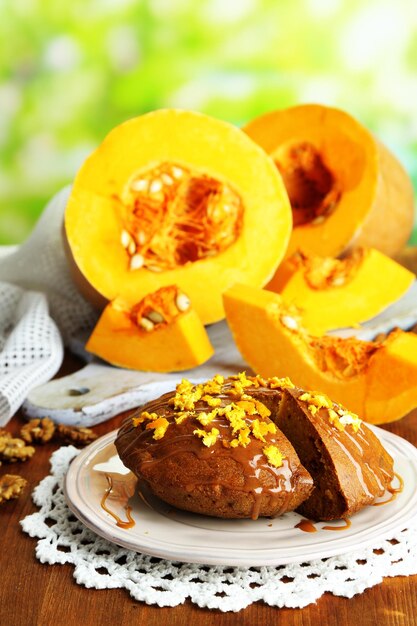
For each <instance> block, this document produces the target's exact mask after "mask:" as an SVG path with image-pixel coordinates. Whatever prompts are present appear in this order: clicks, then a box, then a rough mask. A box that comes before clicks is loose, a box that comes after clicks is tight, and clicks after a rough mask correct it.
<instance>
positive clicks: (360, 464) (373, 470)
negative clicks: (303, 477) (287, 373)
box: [274, 389, 394, 520]
mask: <svg viewBox="0 0 417 626" xmlns="http://www.w3.org/2000/svg"><path fill="white" fill-rule="evenodd" d="M274 419H275V423H276V424H277V425H278V426H279V428H280V429H281V430H282V431H283V432H284V433H285V435H286V436H287V437H288V439H289V440H290V441H291V442H292V444H293V446H294V447H295V449H296V450H297V454H298V456H299V457H300V460H301V462H302V464H303V465H304V467H306V468H307V469H308V471H309V472H310V474H311V476H312V477H313V479H314V487H315V488H314V491H313V493H312V494H311V495H310V496H309V498H307V500H305V501H304V502H303V503H302V504H301V506H300V507H299V508H298V512H299V513H301V514H302V515H304V516H306V517H308V518H310V519H314V520H332V519H340V518H346V517H348V516H350V515H352V514H353V513H356V512H357V511H359V510H360V509H362V508H363V507H364V506H366V505H368V504H371V503H372V502H373V501H374V500H375V498H377V497H379V496H382V495H383V494H384V492H385V490H386V488H387V487H388V486H389V485H390V483H391V481H392V479H393V478H394V470H393V460H392V458H391V457H390V455H389V454H388V452H387V451H386V450H385V449H384V447H383V446H382V444H381V442H380V441H379V439H378V438H377V437H376V435H374V433H373V432H372V431H371V430H370V429H369V428H368V427H367V426H366V425H365V424H364V423H363V422H362V421H361V420H360V419H359V418H358V417H357V416H356V415H353V414H352V413H349V412H348V411H347V410H345V409H343V408H342V407H341V406H340V405H338V404H335V403H333V402H331V400H329V398H327V397H326V396H325V395H323V394H320V393H307V392H303V391H301V390H299V389H287V390H285V392H284V393H283V396H282V401H281V403H280V407H279V411H278V413H277V415H276V416H274Z"/></svg>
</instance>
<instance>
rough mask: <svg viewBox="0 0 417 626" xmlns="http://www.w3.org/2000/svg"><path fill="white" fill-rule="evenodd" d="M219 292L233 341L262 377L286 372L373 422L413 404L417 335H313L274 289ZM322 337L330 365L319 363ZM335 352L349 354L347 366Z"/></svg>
mask: <svg viewBox="0 0 417 626" xmlns="http://www.w3.org/2000/svg"><path fill="white" fill-rule="evenodd" d="M223 297H224V304H225V310H226V316H227V321H228V324H229V326H230V328H231V331H232V333H233V336H234V339H235V342H236V345H237V347H238V348H239V351H240V352H241V354H242V356H243V357H244V359H245V360H246V361H247V362H248V364H249V365H250V366H251V367H252V368H253V369H254V370H255V371H256V372H259V374H261V375H262V376H268V377H269V376H278V377H283V376H288V377H289V378H290V379H291V380H292V381H293V382H294V383H295V384H296V385H298V386H300V387H302V388H306V389H317V390H320V391H322V392H324V393H326V394H327V395H328V396H330V397H332V398H334V400H335V401H337V402H340V403H341V404H343V405H345V406H346V407H347V408H348V409H349V410H351V411H354V412H355V413H357V414H359V415H361V416H362V417H363V418H364V419H365V420H366V421H368V422H371V423H374V424H379V423H385V422H391V421H394V420H397V419H400V418H401V417H403V416H404V415H405V414H406V413H408V412H409V411H410V410H411V409H413V408H415V407H416V406H417V335H415V334H413V333H407V332H403V331H401V330H396V331H394V332H392V333H391V334H390V335H389V336H388V337H387V339H385V341H384V342H382V343H374V342H364V341H360V340H357V339H352V338H351V339H341V338H335V337H327V338H326V337H322V338H320V337H317V338H315V337H314V336H312V335H310V334H309V333H308V331H307V330H305V329H303V327H302V326H301V325H300V321H299V320H297V318H296V315H293V311H291V313H290V314H289V315H288V313H287V312H288V307H287V306H286V305H285V303H284V302H283V300H282V298H281V296H279V295H278V294H276V293H272V292H270V291H266V290H262V289H256V288H253V287H249V286H246V285H235V286H234V287H232V288H231V289H229V290H228V291H227V292H225V294H224V296H223ZM291 320H292V322H291ZM326 342H327V343H328V344H329V352H328V353H329V356H330V357H331V356H332V345H333V346H334V358H333V364H334V365H333V367H332V366H331V361H332V359H328V360H327V359H324V365H320V363H321V361H323V348H322V346H323V345H325V344H326ZM338 354H341V355H343V354H346V355H348V356H349V357H350V363H351V365H350V366H349V365H348V367H346V369H345V370H343V369H341V364H340V361H342V364H343V365H342V366H343V367H345V364H346V363H344V362H343V359H340V358H338ZM355 354H357V355H358V360H357V361H356V358H355ZM349 369H351V370H352V371H348V370H349Z"/></svg>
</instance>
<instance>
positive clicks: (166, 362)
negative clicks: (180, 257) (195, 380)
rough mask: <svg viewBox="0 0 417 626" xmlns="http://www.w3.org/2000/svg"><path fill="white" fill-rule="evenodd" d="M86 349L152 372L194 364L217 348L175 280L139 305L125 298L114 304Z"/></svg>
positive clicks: (117, 361) (123, 365) (208, 356)
mask: <svg viewBox="0 0 417 626" xmlns="http://www.w3.org/2000/svg"><path fill="white" fill-rule="evenodd" d="M86 349H87V350H88V351H89V352H92V353H93V354H96V355H97V356H99V357H101V358H102V359H104V360H105V361H107V362H108V363H112V364H113V365H119V366H121V367H126V368H129V369H137V370H144V371H152V372H173V371H179V370H186V369H190V368H192V367H195V366H197V365H200V364H201V363H204V362H205V361H207V359H209V358H210V357H211V356H212V354H213V352H214V350H213V347H212V346H211V344H210V341H209V338H208V335H207V333H206V331H205V329H204V326H203V324H202V323H201V321H200V319H199V317H198V315H197V313H196V312H195V311H194V310H193V309H192V308H191V302H190V300H189V298H188V296H186V295H185V294H184V293H183V292H181V291H180V290H179V289H178V287H176V286H175V285H170V286H168V287H161V289H158V291H156V292H155V293H152V294H149V295H147V296H145V298H143V299H142V300H141V301H140V302H139V303H137V304H136V305H134V306H133V307H130V306H129V305H128V304H127V303H126V302H123V301H122V300H120V299H116V300H114V301H113V302H111V303H110V304H108V305H107V306H106V308H105V309H104V311H103V313H102V315H101V317H100V319H99V321H98V323H97V325H96V327H95V328H94V330H93V332H92V334H91V336H90V338H89V340H88V342H87V345H86Z"/></svg>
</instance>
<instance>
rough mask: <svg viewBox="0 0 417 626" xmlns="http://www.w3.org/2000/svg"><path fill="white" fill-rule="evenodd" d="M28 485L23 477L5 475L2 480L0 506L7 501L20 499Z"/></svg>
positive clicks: (0, 484)
mask: <svg viewBox="0 0 417 626" xmlns="http://www.w3.org/2000/svg"><path fill="white" fill-rule="evenodd" d="M26 485H27V480H25V479H24V478H22V476H16V475H14V474H5V475H4V476H2V477H1V478H0V504H3V502H6V501H7V500H13V499H14V498H18V497H19V496H20V494H21V493H22V491H23V490H24V488H25V487H26Z"/></svg>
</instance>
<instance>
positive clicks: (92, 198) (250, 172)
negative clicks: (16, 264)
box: [65, 110, 292, 324]
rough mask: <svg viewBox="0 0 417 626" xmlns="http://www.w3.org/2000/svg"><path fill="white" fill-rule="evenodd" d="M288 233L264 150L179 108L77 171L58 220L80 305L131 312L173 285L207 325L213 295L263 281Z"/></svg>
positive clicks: (113, 138) (108, 145)
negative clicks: (106, 304)
mask: <svg viewBox="0 0 417 626" xmlns="http://www.w3.org/2000/svg"><path fill="white" fill-rule="evenodd" d="M291 226H292V218H291V208H290V204H289V200H288V196H287V193H286V190H285V187H284V184H283V182H282V179H281V176H280V174H279V172H278V170H277V169H276V167H275V166H274V164H273V162H272V160H271V159H270V158H269V157H268V156H267V155H266V154H265V152H264V151H263V150H262V149H261V148H260V147H259V146H258V145H257V144H256V143H255V142H253V141H252V140H251V139H250V138H249V137H248V136H247V135H246V134H245V133H243V132H242V131H241V130H240V129H238V128H235V127H234V126H232V125H230V124H227V123H225V122H222V121H219V120H216V119H213V118H210V117H208V116H206V115H202V114H199V113H193V112H189V111H179V110H160V111H155V112H153V113H149V114H147V115H143V116H141V117H137V118H135V119H132V120H129V121H127V122H125V123H124V124H121V125H120V126H118V127H116V128H115V129H114V130H113V131H112V132H111V133H110V134H109V135H108V136H107V137H106V139H105V140H104V141H103V143H102V145H101V146H100V147H99V148H98V149H97V150H96V151H95V152H94V153H93V154H92V155H91V156H90V157H89V158H88V159H87V161H86V162H85V163H84V165H83V166H82V167H81V169H80V171H79V172H78V174H77V177H76V179H75V182H74V186H73V189H72V193H71V196H70V198H69V201H68V206H67V208H66V212H65V232H66V237H67V240H68V246H69V250H70V255H71V259H72V261H73V265H75V268H74V270H75V276H77V272H78V279H77V278H76V280H78V284H79V287H80V289H82V290H83V292H84V294H85V295H86V296H87V297H88V298H89V299H91V300H93V302H94V301H97V299H100V298H101V299H104V301H109V300H110V301H111V300H114V299H116V298H121V299H122V300H123V301H124V302H127V303H129V304H130V305H133V303H135V302H137V301H138V300H139V299H141V298H142V297H144V296H145V295H146V294H148V293H151V292H153V291H155V290H156V289H158V288H160V287H164V286H167V285H171V284H175V285H178V287H179V288H180V289H182V290H183V291H184V292H185V293H187V294H188V295H189V297H190V298H191V300H192V302H193V306H194V308H195V310H196V312H197V313H198V315H199V316H200V318H201V320H202V321H203V323H205V324H208V323H211V322H216V321H218V320H220V319H222V318H223V317H224V310H223V304H222V299H221V294H222V292H223V291H224V289H226V288H227V287H229V286H230V285H232V284H233V283H234V282H239V281H244V282H245V283H248V284H252V285H256V286H261V285H264V284H265V283H266V282H267V281H268V280H269V279H270V278H271V276H272V275H273V273H274V271H275V269H276V267H277V265H278V264H279V262H280V261H281V259H282V258H283V256H284V254H285V250H286V248H287V244H288V241H289V237H290V233H291ZM80 274H81V277H82V278H83V280H80Z"/></svg>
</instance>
